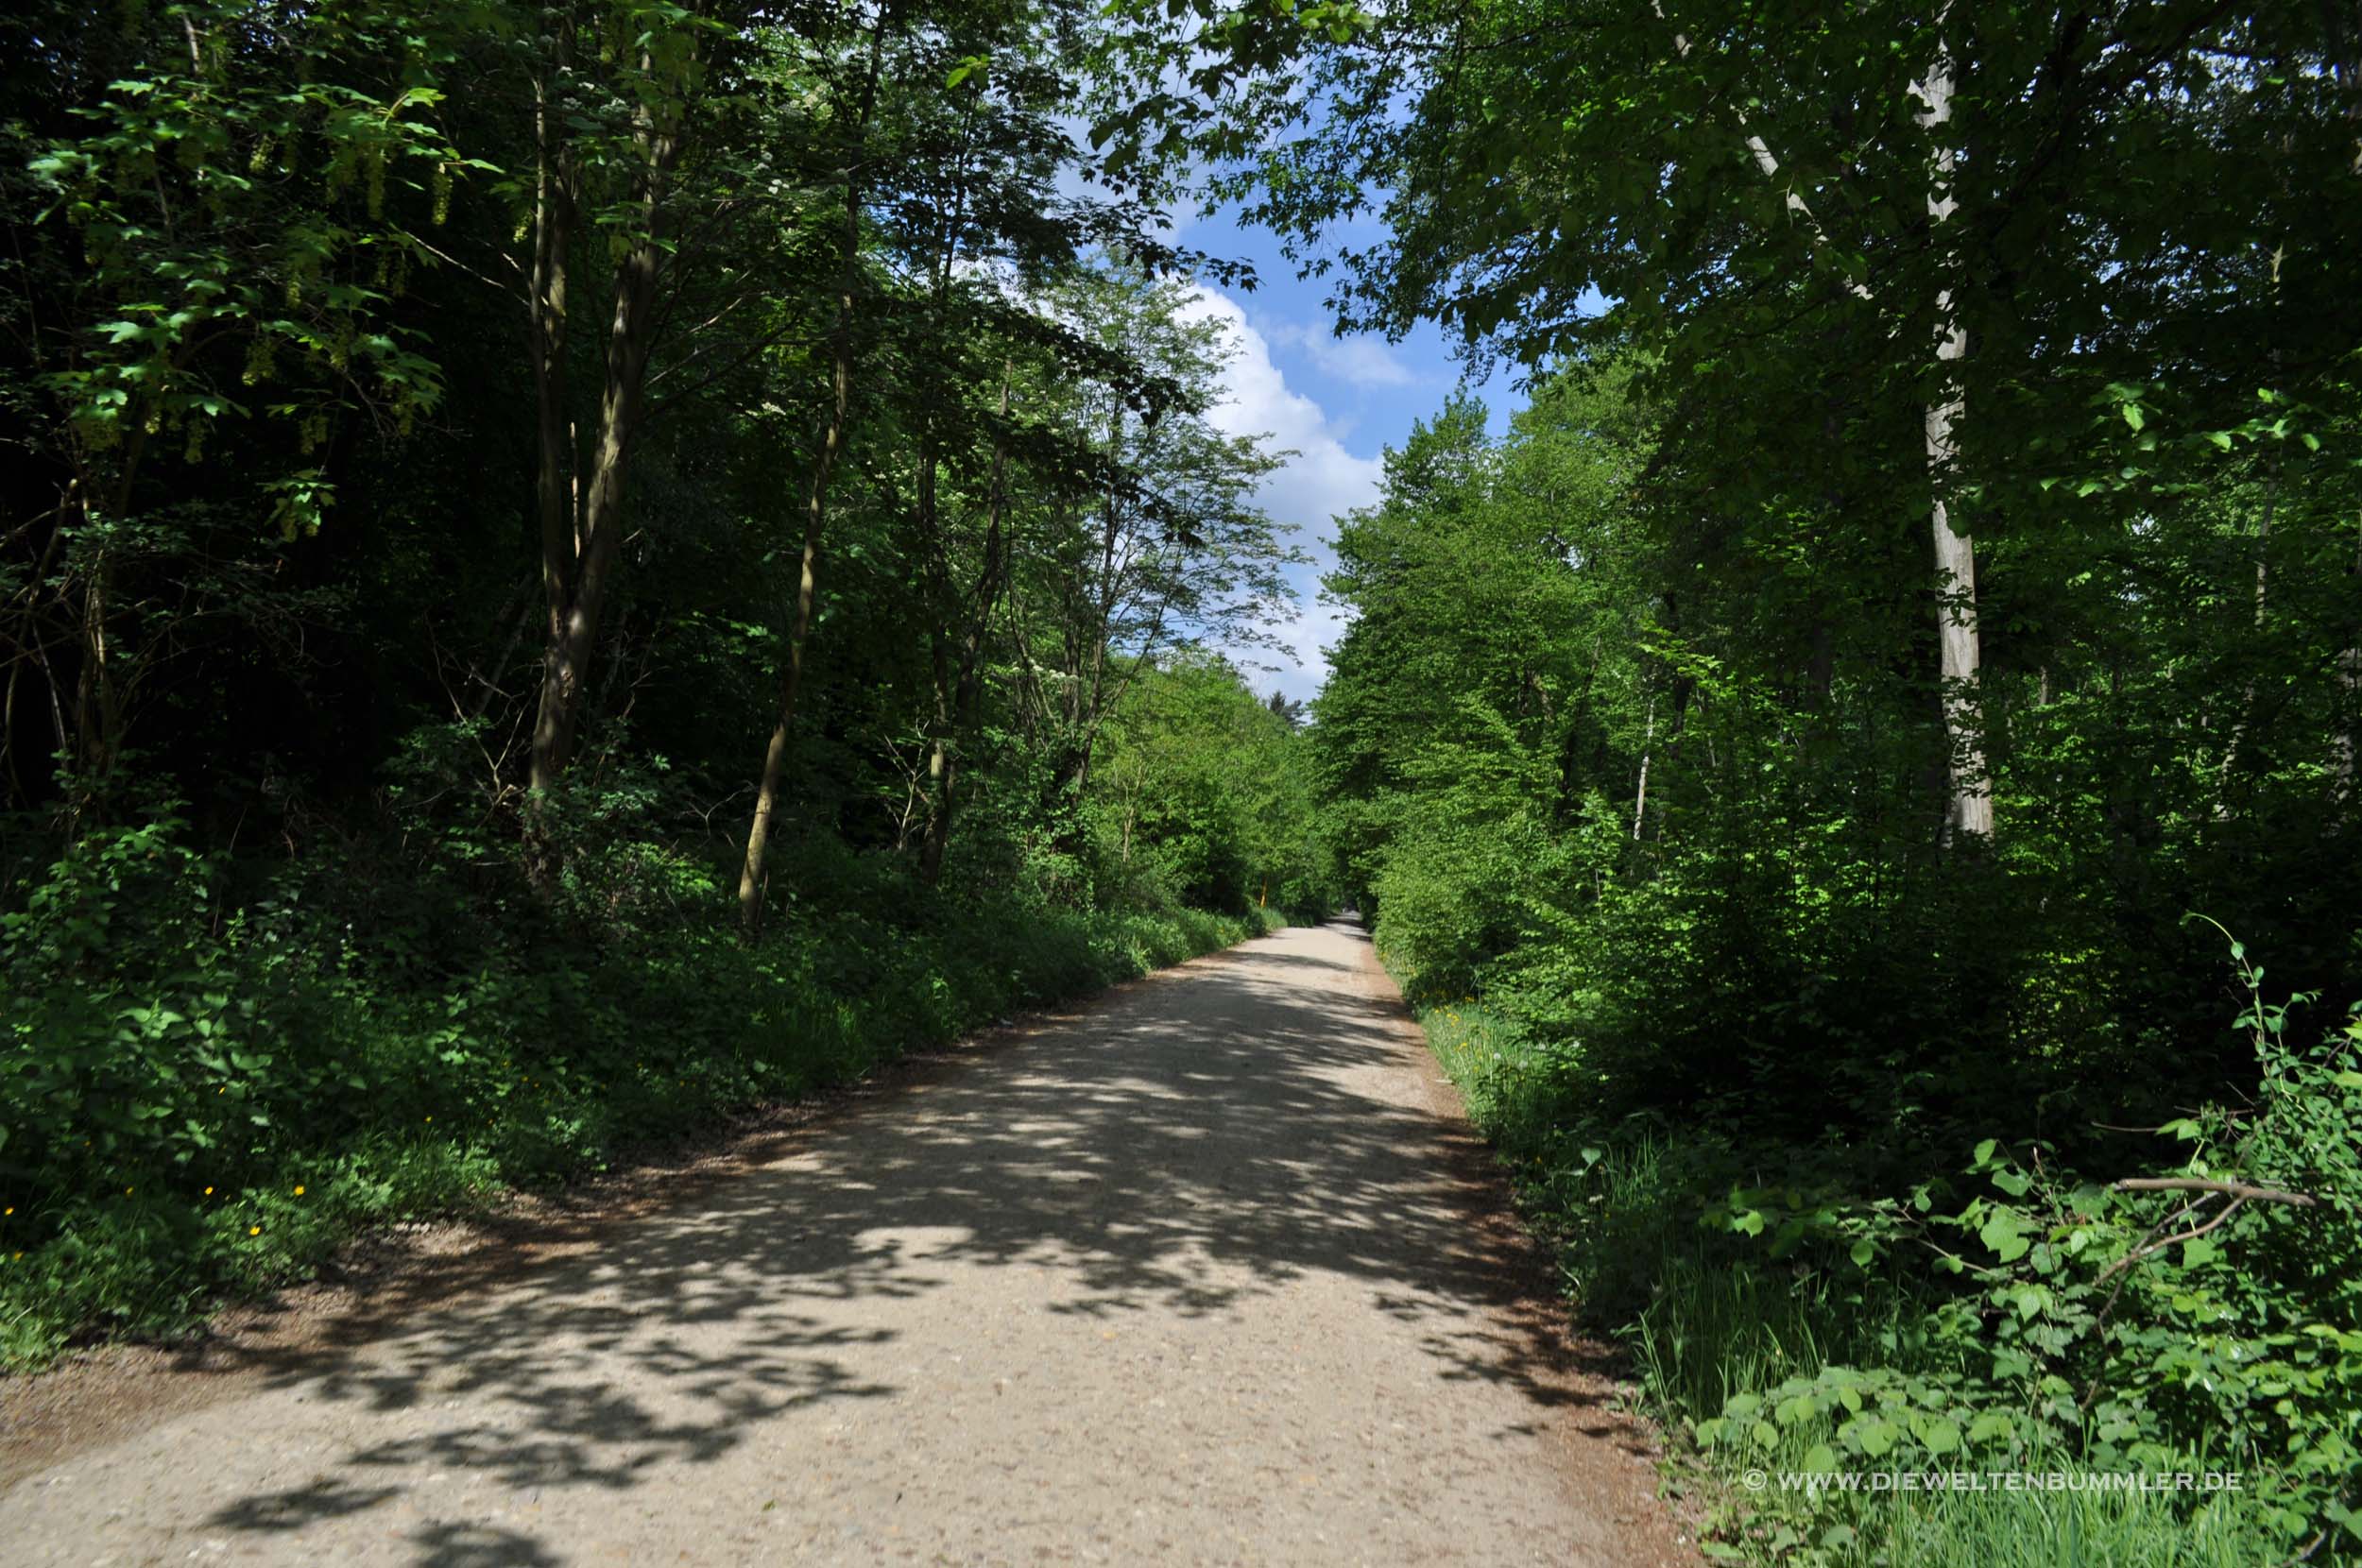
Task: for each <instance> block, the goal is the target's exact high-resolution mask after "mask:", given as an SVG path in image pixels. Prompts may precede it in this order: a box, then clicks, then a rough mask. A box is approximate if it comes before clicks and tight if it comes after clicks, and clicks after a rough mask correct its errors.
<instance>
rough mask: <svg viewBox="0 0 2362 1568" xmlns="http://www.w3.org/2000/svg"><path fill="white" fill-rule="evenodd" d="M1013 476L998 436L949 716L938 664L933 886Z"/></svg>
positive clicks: (930, 843) (1004, 393)
mask: <svg viewBox="0 0 2362 1568" xmlns="http://www.w3.org/2000/svg"><path fill="white" fill-rule="evenodd" d="M1009 380H1010V373H1009V371H1008V370H1007V369H1006V368H1003V369H1002V371H1001V421H1002V423H1003V424H1004V425H1005V424H1006V422H1007V420H1008V418H1009ZM1007 472H1008V448H1007V443H1006V438H1005V437H1004V436H1001V435H996V436H995V437H994V438H993V443H992V480H991V486H990V490H989V495H990V500H989V501H987V503H985V505H986V510H985V520H984V566H983V569H982V571H981V572H980V573H979V575H978V577H977V581H976V602H975V605H974V606H973V608H972V609H971V610H970V612H969V614H968V617H967V628H966V631H965V634H964V636H963V638H962V641H961V646H960V659H959V666H958V671H959V673H958V682H957V686H956V689H955V690H954V691H953V693H952V696H951V702H950V707H949V711H948V712H947V711H945V707H944V703H943V691H942V683H941V660H940V658H938V661H937V669H938V676H937V686H936V709H937V717H938V721H939V723H940V727H939V728H938V731H937V734H936V738H935V749H934V755H933V757H932V758H930V759H929V761H928V773H929V774H930V775H931V776H932V777H933V780H934V786H935V790H934V796H935V809H934V812H933V815H931V816H930V817H929V818H928V819H927V839H926V843H925V844H923V845H922V846H921V847H920V851H919V861H918V869H919V875H920V876H921V877H923V878H926V879H927V880H928V881H930V882H932V881H933V880H934V879H935V878H938V877H940V876H941V875H942V874H943V853H944V850H945V849H946V848H947V847H948V846H949V845H950V840H951V811H952V807H953V804H954V802H955V799H956V793H957V791H958V788H959V777H960V744H961V742H962V741H963V740H964V739H965V737H966V736H967V735H968V734H969V733H970V732H971V731H972V730H973V729H974V728H975V724H976V705H977V701H978V699H979V697H980V696H981V694H982V691H983V687H984V639H985V636H986V635H987V634H988V633H989V631H990V630H991V626H992V612H993V607H994V605H997V604H999V602H1000V598H1001V571H1002V567H1003V564H1004V562H1005V560H1006V557H1007V553H1008V542H1007V538H1006V535H1005V531H1004V530H1003V528H1002V520H1003V514H1004V513H1005V511H1006V508H1007V505H1008V489H1007Z"/></svg>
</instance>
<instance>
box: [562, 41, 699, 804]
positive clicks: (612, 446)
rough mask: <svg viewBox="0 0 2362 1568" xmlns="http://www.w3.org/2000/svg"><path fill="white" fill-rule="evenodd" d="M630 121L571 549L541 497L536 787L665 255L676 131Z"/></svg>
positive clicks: (567, 713)
mask: <svg viewBox="0 0 2362 1568" xmlns="http://www.w3.org/2000/svg"><path fill="white" fill-rule="evenodd" d="M643 68H644V64H643ZM637 119H638V125H637V128H636V132H635V134H636V138H637V142H638V145H639V147H640V150H641V155H642V159H643V162H642V170H641V175H640V192H639V205H640V232H639V235H638V237H637V239H636V240H635V241H634V242H633V244H632V247H631V248H630V249H629V250H628V251H626V252H625V256H624V259H623V261H622V263H621V264H619V265H618V266H617V268H616V272H615V309H614V315H613V317H612V319H611V320H610V321H609V323H608V333H607V374H606V381H605V385H604V387H603V390H602V392H601V395H600V399H599V422H598V433H597V436H596V438H595V440H594V441H593V443H592V448H591V454H590V485H589V486H588V487H587V488H586V490H585V493H584V496H583V503H582V518H581V525H580V528H579V531H578V533H577V535H576V537H575V538H574V540H573V550H572V552H571V554H568V553H566V552H565V550H564V546H565V545H566V544H567V542H568V541H567V540H566V539H564V538H563V537H558V538H556V539H553V538H552V537H551V535H550V533H549V532H548V515H549V503H548V501H547V499H546V498H544V499H543V501H542V503H541V504H542V517H543V529H544V532H543V535H542V550H543V552H544V554H543V560H542V575H543V579H544V581H548V580H549V579H550V578H551V577H553V576H555V577H556V578H557V580H558V581H557V592H556V595H555V596H554V598H553V604H552V613H551V617H550V633H549V643H548V647H547V649H546V650H545V653H544V656H543V659H542V677H541V702H540V709H539V713H538V714H537V716H536V718H535V721H534V726H533V763H532V782H533V787H534V789H535V790H537V791H540V790H546V789H548V788H549V787H550V786H551V785H553V784H555V783H556V781H557V779H558V777H559V775H562V774H563V773H564V772H565V771H566V766H567V764H568V763H569V762H571V761H572V760H573V751H574V740H575V734H576V730H577V728H578V726H579V724H580V723H581V717H582V701H583V693H584V690H586V687H587V684H588V681H589V677H590V662H591V658H592V656H593V655H594V654H595V652H596V650H597V646H598V636H599V616H600V613H601V612H602V611H603V610H604V609H605V608H606V604H607V594H608V588H609V587H610V578H611V577H612V576H613V573H614V567H615V556H616V551H617V548H618V546H619V545H620V544H621V542H622V536H623V527H624V499H625V479H626V474H627V465H628V463H629V461H630V456H631V443H632V437H633V436H634V435H637V434H638V433H639V428H640V411H641V395H642V389H643V386H644V383H645V380H646V374H647V368H648V350H649V349H650V348H651V347H652V345H653V341H654V338H655V331H656V285H657V277H658V275H659V272H661V271H662V269H663V265H664V255H665V247H664V246H663V244H662V243H661V242H660V241H659V238H658V235H657V230H658V227H659V222H660V220H661V219H662V217H663V215H664V196H665V186H666V183H667V181H668V179H669V178H670V176H671V174H672V171H673V165H674V162H675V161H676V159H677V158H678V157H679V155H680V137H679V133H678V130H677V128H676V127H672V126H661V127H660V126H659V125H657V124H656V121H655V114H654V111H652V110H650V109H648V108H646V107H644V106H643V107H642V109H641V110H640V111H639V113H638V116H637ZM546 438H547V433H546V430H545V431H544V432H543V439H544V440H545V441H546ZM554 545H555V546H556V547H558V551H559V553H558V554H557V556H556V558H555V559H553V558H552V557H551V554H550V553H551V551H552V547H553V546H554ZM570 582H571V591H568V585H569V583H570Z"/></svg>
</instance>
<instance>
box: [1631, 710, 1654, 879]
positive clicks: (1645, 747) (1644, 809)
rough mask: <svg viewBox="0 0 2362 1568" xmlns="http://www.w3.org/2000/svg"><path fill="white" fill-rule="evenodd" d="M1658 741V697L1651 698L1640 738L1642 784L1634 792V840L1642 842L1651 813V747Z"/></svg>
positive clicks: (1634, 841) (1636, 842)
mask: <svg viewBox="0 0 2362 1568" xmlns="http://www.w3.org/2000/svg"><path fill="white" fill-rule="evenodd" d="M1655 743H1656V699H1655V698H1654V697H1651V698H1650V699H1649V727H1648V729H1647V731H1646V733H1644V734H1643V735H1642V737H1641V740H1640V784H1639V787H1638V788H1637V789H1635V790H1634V791H1633V793H1632V842H1633V843H1635V844H1638V843H1639V842H1640V825H1641V823H1642V822H1643V821H1644V820H1646V819H1647V817H1648V814H1649V748H1650V747H1651V746H1652V745H1654V744H1655Z"/></svg>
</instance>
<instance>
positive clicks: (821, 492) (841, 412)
mask: <svg viewBox="0 0 2362 1568" xmlns="http://www.w3.org/2000/svg"><path fill="white" fill-rule="evenodd" d="M884 60H885V18H884V17H883V16H882V15H881V16H880V17H879V19H878V22H877V25H876V26H873V27H871V29H870V32H869V64H868V68H867V72H866V74H865V75H864V77H863V79H862V91H861V109H860V111H859V112H858V113H857V114H856V115H855V116H854V119H853V129H854V139H853V144H852V145H851V146H849V147H848V148H847V162H846V176H845V215H844V227H843V230H841V232H840V234H839V237H838V241H837V279H838V281H837V295H836V323H835V326H834V328H833V330H832V331H831V332H830V337H829V392H830V405H829V428H828V431H827V433H826V434H825V435H822V437H821V440H820V455H819V457H818V459H817V460H816V461H815V462H814V463H813V470H812V485H811V487H810V489H809V490H808V491H807V492H806V494H805V497H804V549H803V557H802V560H801V563H800V566H799V569H798V571H797V573H796V618H795V621H794V622H793V623H792V624H791V625H790V626H789V628H788V634H787V664H786V667H785V668H784V669H782V670H781V671H780V672H779V721H778V723H776V724H773V725H772V726H771V739H770V741H768V742H766V743H765V744H764V746H763V748H762V781H761V782H760V783H759V784H758V785H757V786H756V788H755V814H754V818H753V820H752V821H750V822H749V823H748V824H747V825H746V860H745V864H744V865H742V866H741V867H740V868H739V873H738V921H739V927H740V929H742V930H743V931H744V932H745V934H746V936H747V937H749V938H752V937H753V936H755V935H756V933H758V932H759V931H761V930H762V871H763V861H764V859H765V858H766V857H767V856H768V855H769V853H770V849H771V824H772V820H773V819H774V818H775V817H776V816H777V815H778V814H779V783H780V780H781V779H782V778H783V777H784V775H785V774H786V770H787V741H788V735H789V732H790V731H791V730H792V729H793V727H794V725H795V723H796V694H797V691H798V690H799V689H800V688H801V686H802V684H803V679H804V643H805V641H806V639H809V638H810V636H811V635H812V611H813V604H814V602H815V601H816V600H817V598H818V595H819V590H820V578H819V571H820V539H821V530H822V526H823V525H824V524H825V523H826V522H827V520H828V499H829V481H830V478H831V477H832V476H833V475H834V474H835V472H836V461H837V458H838V456H839V455H840V454H842V453H843V452H844V450H845V427H846V421H847V418H849V417H850V409H851V406H852V389H853V308H854V288H855V285H856V284H857V282H858V281H859V280H860V269H861V200H862V191H863V188H864V187H863V182H862V179H861V175H860V170H861V166H862V161H863V159H864V156H865V155H866V153H867V149H868V138H869V120H870V116H871V115H872V114H873V113H874V112H875V111H876V109H877V102H878V76H879V73H880V71H881V70H882V69H883V66H884Z"/></svg>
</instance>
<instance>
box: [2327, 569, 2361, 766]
mask: <svg viewBox="0 0 2362 1568" xmlns="http://www.w3.org/2000/svg"><path fill="white" fill-rule="evenodd" d="M2348 575H2349V576H2350V577H2351V578H2352V579H2353V582H2354V583H2356V584H2362V538H2357V539H2356V540H2355V541H2354V549H2353V567H2352V568H2351V569H2349V571H2348ZM2346 598H2347V602H2348V603H2349V604H2351V603H2353V598H2354V596H2353V594H2351V593H2350V594H2348V595H2347V596H2346ZM2337 684H2338V686H2339V687H2340V688H2341V689H2342V690H2341V692H2340V694H2341V695H2342V696H2343V697H2344V698H2345V713H2344V715H2343V722H2342V723H2341V724H2339V725H2338V728H2337V741H2336V756H2335V758H2333V759H2332V761H2331V764H2330V768H2331V773H2332V775H2333V778H2334V780H2335V784H2336V792H2337V801H2338V804H2339V805H2341V806H2344V807H2347V808H2349V809H2351V808H2352V807H2353V801H2354V793H2355V792H2354V784H2355V772H2354V769H2355V763H2356V761H2357V760H2362V758H2358V757H2357V753H2362V741H2358V740H2357V736H2356V734H2355V732H2356V730H2358V729H2362V638H2357V639H2356V640H2355V641H2354V642H2353V643H2350V644H2348V645H2347V648H2346V650H2345V652H2343V653H2341V654H2339V655H2338V656H2337Z"/></svg>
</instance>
